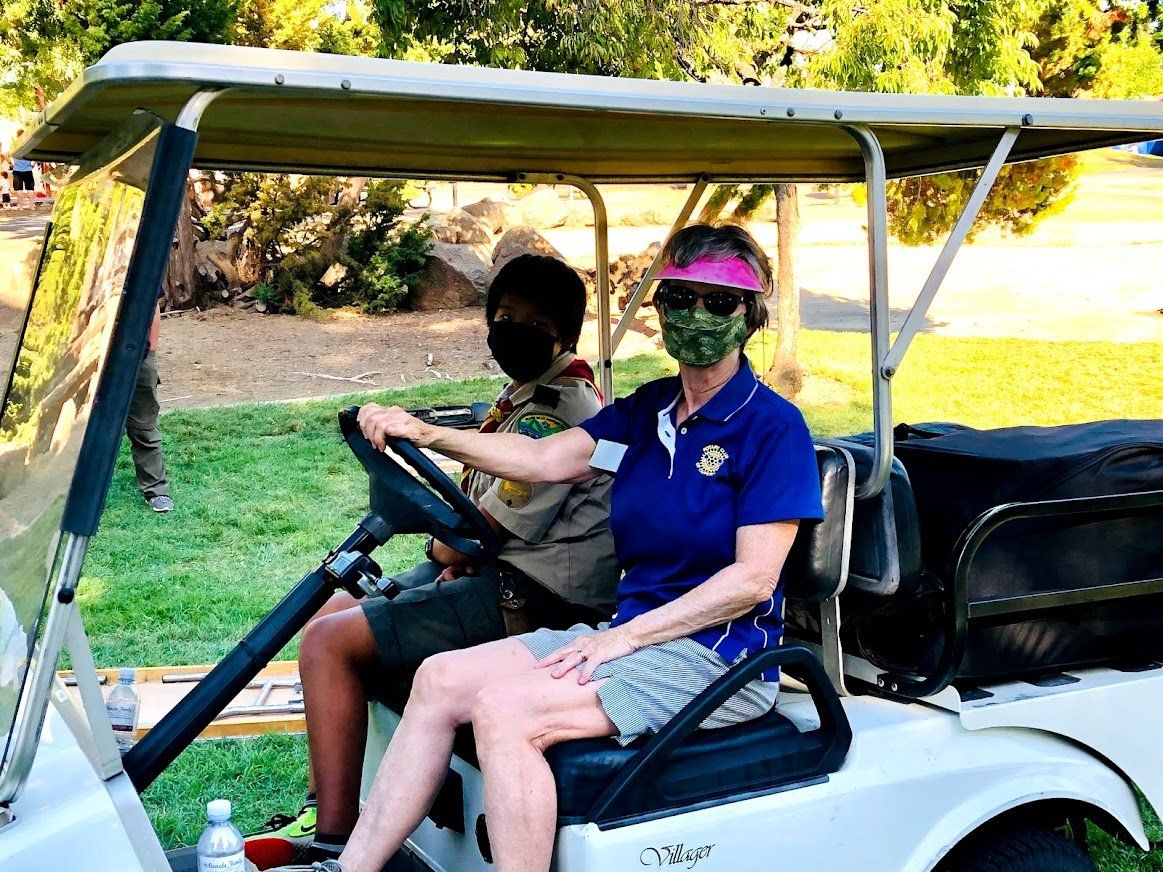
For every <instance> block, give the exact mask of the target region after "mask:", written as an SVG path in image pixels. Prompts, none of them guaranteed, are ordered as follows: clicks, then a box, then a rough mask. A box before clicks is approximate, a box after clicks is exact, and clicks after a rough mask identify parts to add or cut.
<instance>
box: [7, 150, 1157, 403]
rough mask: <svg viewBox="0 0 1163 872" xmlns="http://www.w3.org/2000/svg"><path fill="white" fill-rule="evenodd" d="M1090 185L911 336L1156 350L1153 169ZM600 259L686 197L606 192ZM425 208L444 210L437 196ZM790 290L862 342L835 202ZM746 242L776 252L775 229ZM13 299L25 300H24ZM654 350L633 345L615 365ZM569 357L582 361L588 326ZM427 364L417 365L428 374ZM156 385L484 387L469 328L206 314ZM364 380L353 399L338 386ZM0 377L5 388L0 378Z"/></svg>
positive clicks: (168, 396) (807, 320)
mask: <svg viewBox="0 0 1163 872" xmlns="http://www.w3.org/2000/svg"><path fill="white" fill-rule="evenodd" d="M1088 162H1089V167H1090V172H1088V173H1087V174H1086V175H1085V176H1084V177H1083V180H1082V182H1081V185H1080V188H1079V191H1078V195H1077V197H1076V198H1075V200H1074V202H1073V203H1071V205H1070V206H1069V207H1067V208H1066V209H1065V210H1064V211H1063V212H1062V213H1061V214H1060V215H1056V216H1052V217H1051V218H1049V219H1047V220H1046V221H1045V222H1044V223H1043V224H1042V225H1041V226H1040V227H1039V229H1038V230H1037V231H1036V232H1035V233H1034V234H1033V235H1032V236H1030V237H1027V238H1024V239H1014V238H1010V237H1005V236H1002V235H1000V234H997V233H995V232H987V233H984V234H982V235H981V237H979V238H978V239H977V240H976V241H975V242H974V244H972V245H969V246H966V247H965V248H964V249H963V250H962V252H961V253H960V255H959V256H958V259H957V261H956V262H955V263H954V266H953V269H952V270H951V271H950V273H949V276H948V278H947V280H946V282H945V285H944V287H943V288H942V290H941V292H940V294H939V295H938V296H937V299H936V301H935V303H934V305H933V306H932V308H931V309H930V312H929V317H928V319H927V322H926V324H925V328H924V329H925V330H927V331H930V332H936V333H942V334H946V335H960V336H999V337H1026V338H1031V339H1074V340H1086V339H1102V340H1107V341H1126V342H1132V341H1135V342H1158V343H1160V344H1161V347H1163V312H1161V311H1160V310H1161V309H1163V285H1161V284H1160V282H1159V279H1158V275H1159V264H1160V263H1161V262H1163V221H1160V220H1159V219H1160V218H1161V217H1163V161H1154V162H1150V161H1144V160H1143V159H1139V158H1134V157H1133V156H1131V155H1123V154H1118V153H1114V152H1100V153H1094V154H1093V155H1092V156H1089V157H1088ZM605 193H606V198H607V204H608V207H609V212H610V217H611V223H612V225H614V226H612V227H611V230H610V253H611V257H617V256H618V255H620V254H622V253H626V252H637V251H641V250H642V249H643V248H645V247H646V246H647V245H648V244H649V243H650V242H652V241H654V240H656V239H659V238H661V237H662V236H663V234H664V233H665V231H666V227H665V226H664V225H662V224H661V223H660V221H661V220H662V216H666V215H673V214H674V213H675V212H676V211H677V210H678V208H679V206H680V205H681V203H682V201H683V200H684V199H685V198H686V196H687V192H686V191H685V190H682V189H680V188H675V187H670V186H667V187H661V186H660V187H655V188H650V189H646V190H643V189H641V188H639V189H632V188H629V187H615V188H611V189H608V190H607V191H606V192H605ZM501 194H502V192H500V191H498V190H494V189H493V187H492V186H483V185H460V186H459V187H458V190H457V195H458V199H459V202H460V203H461V204H464V203H469V202H473V201H475V200H476V199H479V198H480V197H481V196H486V195H491V196H499V195H501ZM434 199H435V201H434V203H433V204H432V206H431V208H433V209H440V208H447V207H448V206H451V189H450V187H448V186H438V187H437V188H436V189H435V193H434ZM800 204H801V216H802V232H801V238H800V244H799V249H798V257H797V273H796V284H797V285H798V286H799V291H800V294H801V300H802V315H803V323H804V325H805V326H807V327H813V328H821V329H832V330H867V317H868V316H867V295H868V284H867V281H868V280H867V248H866V244H865V240H864V229H863V226H864V223H865V215H864V210H863V209H862V208H861V207H859V206H857V205H856V204H855V203H854V202H853V201H852V200H851V198H850V197H848V196H847V195H844V196H841V197H838V198H836V197H833V196H832V195H830V194H821V193H816V192H812V191H810V190H809V189H806V188H805V189H802V191H801V197H800ZM42 220H43V219H41V218H27V217H20V218H15V217H12V216H11V215H0V276H2V280H0V361H2V363H0V366H3V367H7V366H8V365H9V361H10V360H11V357H10V355H11V347H12V345H13V344H14V343H15V339H16V334H17V331H18V328H19V323H20V312H21V310H22V309H23V300H22V299H21V298H22V292H21V288H22V287H23V284H24V283H23V281H22V280H21V278H20V269H21V265H22V264H23V263H24V261H25V258H26V256H27V252H28V251H29V250H30V249H31V248H33V247H34V246H35V244H36V242H37V240H38V239H39V237H40V233H41V221H42ZM752 229H753V230H754V232H755V233H756V235H757V237H758V238H759V239H760V241H761V242H762V243H763V244H764V245H767V246H770V247H771V249H772V250H773V251H774V244H775V228H774V226H773V225H772V224H769V223H765V222H756V223H755V224H754V225H753V226H752ZM545 235H546V236H547V237H548V238H549V239H550V241H551V242H553V244H554V245H556V246H557V247H558V248H559V249H560V250H561V251H562V252H563V253H565V254H566V256H567V257H569V258H570V259H571V260H573V261H574V262H575V263H577V264H578V265H579V266H592V264H593V231H592V229H591V228H588V227H584V226H571V227H562V228H556V229H553V230H548V231H545ZM938 250H939V249H938V248H937V247H922V248H905V247H902V246H897V245H892V246H891V247H890V253H889V262H890V287H891V288H892V292H891V297H890V302H891V306H892V318H891V320H892V322H893V326H894V327H898V326H899V325H900V323H901V322H902V321H903V319H904V315H905V313H906V312H907V310H908V307H909V306H910V305H911V304H912V302H913V300H914V299H915V297H916V294H917V292H918V291H919V289H920V287H921V286H922V284H923V282H924V280H925V277H926V275H927V274H928V271H929V269H930V267H931V265H932V263H933V261H934V260H935V258H936V256H937V253H938ZM24 293H26V291H25V292H24ZM653 347H656V346H655V341H654V340H652V339H650V338H649V337H646V336H642V335H637V334H631V335H630V336H629V337H628V339H627V341H626V342H625V343H624V344H623V347H622V349H621V350H620V354H635V353H639V352H641V351H645V350H649V349H651V348H653ZM581 352H582V353H583V354H584V355H586V356H588V357H591V358H592V357H593V356H595V355H596V330H595V325H594V324H593V322H592V319H591V322H590V323H589V324H588V325H587V330H586V333H585V335H584V336H583V342H582V348H581ZM429 355H431V363H430V362H429ZM159 356H160V360H159V369H160V371H161V374H162V379H163V385H162V388H161V391H160V395H161V398H162V401H163V404H164V405H165V406H166V407H171V408H172V407H177V406H205V405H220V404H224V403H234V402H244V401H250V400H280V399H289V398H296V397H306V396H323V395H328V394H337V393H345V392H350V391H352V390H357V389H361V388H364V387H371V386H376V387H393V386H403V385H410V384H416V383H419V382H424V381H431V380H433V379H437V378H447V377H451V378H464V377H467V376H471V375H479V374H483V373H496V372H497V370H496V368H495V365H494V364H493V363H492V362H491V360H490V359H489V354H488V349H487V347H486V343H485V329H484V323H483V312H482V310H480V309H464V310H461V311H458V312H434V313H414V312H402V313H396V314H393V315H389V316H384V317H378V318H375V317H366V316H362V315H359V314H357V313H353V312H346V311H340V312H333V313H330V314H329V315H328V316H327V317H326V318H324V319H322V320H319V321H315V320H307V319H303V318H296V317H290V316H270V315H258V314H252V313H246V312H241V311H235V310H233V309H226V308H218V309H211V310H208V311H205V312H196V311H191V312H185V313H180V314H175V315H172V316H167V317H166V318H165V320H164V322H163V328H162V344H161V350H160V355H159ZM363 374H367V375H366V378H365V383H363V384H361V383H358V382H353V381H344V380H341V379H344V378H353V377H356V376H360V375H363ZM0 375H4V376H6V375H7V373H6V372H0Z"/></svg>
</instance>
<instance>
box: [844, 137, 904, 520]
mask: <svg viewBox="0 0 1163 872" xmlns="http://www.w3.org/2000/svg"><path fill="white" fill-rule="evenodd" d="M844 130H845V131H846V132H847V133H848V135H850V136H851V137H852V138H853V139H855V140H856V142H857V144H858V145H859V146H860V153H861V154H862V155H863V156H864V179H865V184H866V185H867V186H868V318H869V327H870V331H871V333H872V417H873V421H872V432H873V436H874V439H875V457H874V460H873V464H872V470H871V471H870V472H869V475H868V478H867V479H866V480H865V481H863V482H859V483H857V485H856V499H858V500H865V499H868V498H869V497H874V496H876V495H877V494H878V493H880V492H881V490H883V489H884V486H885V484H886V483H887V482H888V476H889V473H890V472H891V471H892V448H893V446H892V386H891V385H890V384H889V380H888V379H887V378H886V377H885V375H884V359H885V357H886V356H887V354H888V348H889V334H888V205H887V198H888V191H887V185H888V173H887V170H886V169H885V165H884V150H883V149H882V148H881V147H880V141H879V140H878V139H877V138H876V134H875V133H873V132H872V131H871V130H869V129H868V128H867V127H862V126H860V125H851V126H845V127H844Z"/></svg>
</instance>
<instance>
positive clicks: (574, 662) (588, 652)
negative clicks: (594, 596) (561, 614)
mask: <svg viewBox="0 0 1163 872" xmlns="http://www.w3.org/2000/svg"><path fill="white" fill-rule="evenodd" d="M637 650H638V649H637V647H635V645H634V643H633V642H631V641H630V634H629V633H627V632H626V629H625V628H624V627H610V628H609V629H606V630H602V631H600V632H597V633H593V634H592V635H589V636H578V637H577V638H576V639H574V640H573V641H572V642H570V643H569V644H568V645H563V646H561V647H560V648H558V649H557V650H556V651H554V652H553V653H552V654H550V655H548V656H547V657H545V658H543V659H541V660H540V661H538V663H537V668H538V669H548V668H549V667H553V670H552V672H551V673H550V674H551V675H552V676H553V677H554V678H563V677H564V676H566V675H568V674H569V673H570V672H572V671H573V670H575V669H576V670H577V683H578V684H585V683H586V682H588V681H589V680H590V679H591V678H593V677H594V671H595V670H596V669H597V668H598V667H599V666H601V665H602V664H603V663H609V662H610V661H611V660H617V659H618V658H619V657H625V656H627V655H628V654H633V653H634V652H635V651H637Z"/></svg>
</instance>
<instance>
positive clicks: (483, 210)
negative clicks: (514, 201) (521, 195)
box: [464, 197, 521, 233]
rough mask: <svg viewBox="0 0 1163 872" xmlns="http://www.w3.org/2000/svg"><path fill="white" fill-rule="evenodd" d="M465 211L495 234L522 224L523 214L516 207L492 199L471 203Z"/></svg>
mask: <svg viewBox="0 0 1163 872" xmlns="http://www.w3.org/2000/svg"><path fill="white" fill-rule="evenodd" d="M464 211H465V212H467V213H468V214H469V215H472V216H473V217H474V218H479V219H480V220H481V221H483V222H484V223H485V225H486V226H487V227H488V228H489V230H491V231H492V232H493V233H504V232H505V231H506V230H508V229H509V228H510V227H516V226H517V225H519V224H520V223H521V213H520V212H519V211H518V210H517V208H516V207H514V206H510V205H509V204H508V203H504V202H502V201H500V200H494V199H493V198H492V197H485V198H484V199H483V200H477V201H476V202H475V203H469V204H468V205H467V206H465V207H464Z"/></svg>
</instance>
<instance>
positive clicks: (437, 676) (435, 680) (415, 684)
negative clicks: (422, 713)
mask: <svg viewBox="0 0 1163 872" xmlns="http://www.w3.org/2000/svg"><path fill="white" fill-rule="evenodd" d="M457 659H458V658H457V657H456V653H455V652H452V651H448V652H443V653H440V654H433V655H432V656H430V657H427V658H425V659H424V661H423V662H422V663H421V664H420V666H419V668H418V669H417V670H416V677H415V678H414V679H413V681H412V694H411V696H410V697H409V701H410V702H411V701H413V700H415V701H416V702H419V703H420V704H422V705H425V706H439V707H441V708H446V709H447V708H463V707H465V706H466V704H467V702H468V700H467V699H465V696H466V694H467V693H468V691H467V689H466V688H465V687H464V680H463V677H462V674H461V673H462V671H463V670H462V669H460V668H459V667H458V664H457Z"/></svg>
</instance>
